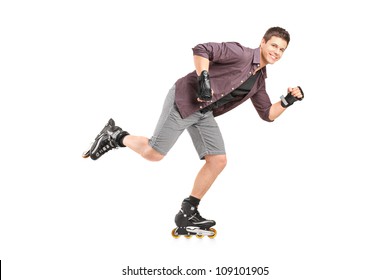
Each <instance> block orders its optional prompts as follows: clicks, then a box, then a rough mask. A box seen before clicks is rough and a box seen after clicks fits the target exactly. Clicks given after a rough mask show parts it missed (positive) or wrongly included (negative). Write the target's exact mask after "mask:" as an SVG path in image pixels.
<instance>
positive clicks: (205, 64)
mask: <svg viewBox="0 0 390 280" xmlns="http://www.w3.org/2000/svg"><path fill="white" fill-rule="evenodd" d="M194 65H195V70H196V74H197V75H198V76H200V74H201V73H202V71H203V70H206V71H209V65H210V61H209V60H208V59H207V58H204V57H202V56H199V55H194Z"/></svg>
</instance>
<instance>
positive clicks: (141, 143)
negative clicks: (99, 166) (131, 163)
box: [123, 135, 164, 161]
mask: <svg viewBox="0 0 390 280" xmlns="http://www.w3.org/2000/svg"><path fill="white" fill-rule="evenodd" d="M123 144H124V145H125V146H126V147H128V148H130V149H132V150H133V151H134V152H136V153H137V154H139V155H141V156H142V157H143V158H145V159H147V160H150V161H159V160H162V159H163V158H164V155H162V154H160V153H159V152H157V151H156V150H155V149H153V148H152V147H151V146H150V145H149V139H148V138H147V137H144V136H134V135H127V136H126V137H125V138H124V139H123Z"/></svg>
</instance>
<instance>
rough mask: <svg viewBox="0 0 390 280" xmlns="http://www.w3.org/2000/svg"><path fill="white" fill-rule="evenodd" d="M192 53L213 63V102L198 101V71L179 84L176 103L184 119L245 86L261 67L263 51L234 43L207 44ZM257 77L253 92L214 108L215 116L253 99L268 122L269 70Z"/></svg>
mask: <svg viewBox="0 0 390 280" xmlns="http://www.w3.org/2000/svg"><path fill="white" fill-rule="evenodd" d="M192 50H193V54H194V55H198V56H202V57H204V58H207V59H209V60H210V66H209V75H210V83H211V88H212V90H213V98H212V100H211V101H207V102H198V101H197V91H198V81H197V74H196V71H194V72H192V73H189V74H188V75H187V76H184V77H183V78H181V79H179V80H178V81H177V82H176V96H175V103H176V105H177V108H178V110H179V112H180V115H181V116H182V118H186V117H188V116H189V115H191V114H193V113H195V112H196V111H199V110H201V109H203V108H205V107H206V106H208V105H210V104H212V103H214V102H215V101H217V100H219V99H220V98H222V97H224V96H226V95H227V94H229V93H231V92H232V91H233V90H235V89H236V88H238V87H239V86H240V85H241V84H242V83H244V82H245V81H246V80H247V79H248V78H249V77H250V75H253V73H254V72H255V70H256V69H257V68H258V67H259V66H260V48H256V49H250V48H247V47H244V46H242V45H240V44H239V43H235V42H228V43H205V44H199V45H197V46H195V47H194V48H193V49H192ZM260 71H262V73H261V74H260V75H259V77H258V78H257V80H256V82H255V84H254V85H253V87H252V89H251V91H250V92H249V93H248V94H247V95H244V96H237V97H235V98H234V99H233V100H232V101H231V102H229V103H227V104H225V105H223V106H221V107H218V108H214V109H213V114H214V116H215V117H216V116H219V115H222V114H224V113H226V112H228V111H230V110H232V109H233V108H235V107H237V106H238V105H240V104H242V103H243V102H245V101H246V100H248V99H251V101H252V104H253V106H254V107H255V109H256V111H257V113H258V114H259V116H260V117H261V118H262V119H263V120H265V121H271V120H270V119H269V110H270V108H271V105H272V104H271V101H270V98H269V96H268V94H267V91H266V89H265V78H266V77H267V71H266V67H263V68H262V69H261V70H260Z"/></svg>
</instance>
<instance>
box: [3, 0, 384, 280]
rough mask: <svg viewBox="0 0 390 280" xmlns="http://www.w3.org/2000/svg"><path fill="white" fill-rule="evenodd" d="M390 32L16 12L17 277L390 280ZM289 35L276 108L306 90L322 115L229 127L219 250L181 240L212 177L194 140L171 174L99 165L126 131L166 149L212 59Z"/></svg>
mask: <svg viewBox="0 0 390 280" xmlns="http://www.w3.org/2000/svg"><path fill="white" fill-rule="evenodd" d="M345 2H347V1H345ZM348 3H349V2H348ZM389 24H390V22H389V20H388V13H387V11H386V8H385V1H375V0H373V1H367V2H363V1H354V2H350V4H344V2H342V1H325V2H318V3H317V2H313V1H285V0H281V1H267V2H265V1H249V0H241V1H227V0H224V1H201V0H198V1H191V2H188V1H156V0H151V1H87V0H77V1H43V0H39V1H1V4H0V94H1V100H0V104H1V105H0V106H1V108H0V120H1V126H0V128H1V129H0V131H1V132H0V133H1V137H0V139H1V140H0V141H1V152H0V160H1V187H0V259H1V260H2V276H3V277H4V279H7V280H12V279H41V280H43V279H57V280H59V279H151V278H152V277H140V276H139V277H129V276H122V275H121V274H122V269H123V268H125V267H127V266H130V267H131V268H138V267H147V268H161V267H163V266H165V267H169V268H175V267H176V266H177V265H180V266H181V267H182V268H184V269H186V268H204V269H207V271H210V270H212V273H209V275H208V276H203V277H191V278H192V279H195V278H197V279H205V278H206V279H207V278H208V279H213V278H218V277H216V276H213V275H215V273H216V267H220V266H256V267H257V266H268V267H269V270H270V275H269V276H267V277H264V279H317V280H318V279H377V280H378V279H389V277H390V271H389V269H388V265H389V263H390V262H389V261H390V256H389V254H390V253H389V252H390V242H389V236H390V229H389V213H390V206H389V195H388V193H387V189H388V188H389V186H390V184H389V183H390V180H389V177H388V175H387V174H386V173H387V172H388V159H389V140H390V139H389V134H388V127H389V125H388V121H389V117H390V116H389V113H388V107H389V106H388V102H389V97H388V91H389V90H388V80H389V79H388V75H389V71H388V69H387V67H388V65H389V52H388V47H389V37H388V33H389V32H388V29H387V27H388V26H389ZM271 26H282V27H284V28H286V29H287V30H288V31H289V32H290V34H291V42H290V46H289V47H288V49H287V51H286V53H285V55H284V57H283V58H282V60H281V61H280V62H278V63H276V64H275V65H272V66H269V67H268V79H267V89H268V92H269V94H270V97H271V100H272V101H273V102H276V101H277V100H278V99H279V96H280V95H281V94H285V92H286V89H287V87H288V86H296V85H300V86H301V87H302V88H303V89H304V91H305V100H304V101H303V102H300V103H298V104H295V105H294V106H293V107H291V108H289V109H288V110H287V111H286V112H285V114H283V115H282V116H281V117H280V118H279V119H278V120H277V121H275V122H274V123H266V122H263V121H261V120H260V118H259V117H258V116H257V113H256V112H255V110H254V108H253V106H252V105H251V103H250V102H248V103H245V104H243V105H242V106H240V107H239V108H237V109H236V110H234V111H232V112H230V113H229V114H226V115H223V116H221V117H219V118H217V121H218V122H219V124H220V127H221V130H222V132H223V134H224V138H225V144H226V147H227V152H228V166H227V167H226V169H225V170H224V172H223V173H222V175H221V176H220V177H219V178H218V180H217V181H216V183H215V184H214V186H213V187H212V188H211V190H210V192H209V193H208V194H207V195H206V196H205V198H204V199H203V200H202V202H201V206H200V212H201V213H202V215H203V216H205V217H206V218H211V219H215V220H216V221H217V225H216V229H217V230H218V236H217V237H216V239H214V240H211V239H209V238H204V239H202V240H199V239H196V238H192V239H190V240H187V239H184V238H180V239H178V240H175V239H173V238H172V237H171V234H170V232H171V230H172V228H173V227H174V216H175V214H176V213H177V212H178V210H179V208H180V203H181V201H182V199H183V198H184V197H186V196H188V194H189V192H190V190H191V187H192V183H193V179H194V177H195V175H196V173H197V171H198V169H199V168H200V167H201V165H202V164H203V163H202V162H201V161H199V160H198V158H197V154H196V152H195V149H194V148H193V147H192V143H191V140H190V138H189V137H188V135H187V134H186V133H185V134H183V136H182V137H181V138H180V139H179V141H178V143H177V145H176V146H175V147H174V148H173V149H172V150H171V153H170V154H169V155H168V156H167V157H166V158H165V159H164V160H163V161H162V162H159V163H150V162H146V161H144V160H143V159H142V158H141V157H139V156H138V155H136V154H135V153H133V152H131V151H130V150H125V149H122V150H115V151H112V152H110V153H109V154H107V155H105V156H104V157H103V158H101V159H100V160H98V161H96V162H95V161H91V160H90V159H82V158H81V153H82V151H83V150H84V149H85V148H86V147H87V146H88V144H89V143H90V142H91V141H92V140H93V138H94V137H95V136H96V134H97V133H98V132H99V131H100V129H101V128H102V126H103V125H104V124H105V123H106V122H107V120H108V119H109V118H110V117H112V118H114V119H115V121H116V122H117V124H118V125H120V126H121V127H122V128H124V129H126V130H128V131H129V132H130V133H132V134H136V135H144V136H148V137H150V136H151V135H152V133H153V130H154V126H155V123H156V121H157V119H158V117H159V114H160V110H161V106H162V102H163V100H164V98H165V95H166V93H167V92H168V90H169V88H170V87H171V86H172V85H173V83H174V82H175V81H176V79H178V78H179V77H182V76H184V75H186V74H187V73H188V72H190V71H192V70H193V61H192V50H191V48H192V47H193V46H195V45H196V44H197V43H202V42H209V41H214V42H222V41H238V42H240V43H241V44H243V45H245V46H248V47H253V48H255V47H257V46H258V44H259V43H260V41H261V38H262V35H263V34H264V32H265V31H266V29H267V28H269V27H271ZM225 277H227V276H225ZM225 277H222V276H220V278H225ZM155 278H158V277H155ZM181 278H183V277H181ZM184 278H185V277H184ZM227 278H228V279H229V277H227ZM233 278H234V277H233ZM254 278H257V277H255V276H252V277H248V279H254ZM166 279H168V278H166ZM170 279H174V277H170ZM178 279H179V278H178Z"/></svg>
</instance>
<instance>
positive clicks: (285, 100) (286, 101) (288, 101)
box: [280, 86, 305, 108]
mask: <svg viewBox="0 0 390 280" xmlns="http://www.w3.org/2000/svg"><path fill="white" fill-rule="evenodd" d="M298 88H299V90H300V91H301V93H302V97H301V98H296V97H294V96H292V95H291V92H289V93H287V95H286V96H285V97H284V96H283V95H282V96H281V97H280V99H281V100H282V107H283V108H287V107H289V106H291V105H293V104H294V102H295V101H301V100H302V99H303V98H304V97H305V95H304V94H303V90H302V89H301V87H299V86H298Z"/></svg>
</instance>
